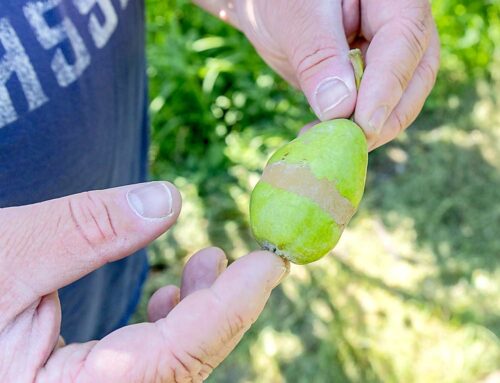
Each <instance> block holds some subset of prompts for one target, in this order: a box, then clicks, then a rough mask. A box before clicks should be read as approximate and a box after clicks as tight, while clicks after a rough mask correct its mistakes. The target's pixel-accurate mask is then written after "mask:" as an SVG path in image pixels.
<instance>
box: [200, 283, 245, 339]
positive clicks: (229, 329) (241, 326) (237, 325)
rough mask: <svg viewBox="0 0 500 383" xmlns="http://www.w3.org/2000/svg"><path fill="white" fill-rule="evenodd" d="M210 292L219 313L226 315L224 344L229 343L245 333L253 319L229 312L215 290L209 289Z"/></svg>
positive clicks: (223, 335) (223, 334) (222, 336)
mask: <svg viewBox="0 0 500 383" xmlns="http://www.w3.org/2000/svg"><path fill="white" fill-rule="evenodd" d="M209 291H210V292H211V296H212V297H213V300H214V302H215V303H216V305H217V306H218V308H219V309H218V312H220V313H221V314H222V315H224V322H223V323H225V324H226V325H225V326H224V327H223V328H222V334H221V340H222V343H224V344H226V343H229V342H230V341H231V340H232V339H234V338H236V337H237V336H238V335H240V334H241V333H242V332H245V331H246V330H247V329H248V328H249V327H250V326H251V324H252V323H253V318H250V320H248V319H246V318H245V316H244V315H241V314H240V313H238V312H236V311H234V310H227V309H226V307H225V306H224V304H223V302H222V300H221V299H220V297H219V296H218V295H217V293H216V292H215V291H214V290H213V289H209ZM214 311H215V310H214Z"/></svg>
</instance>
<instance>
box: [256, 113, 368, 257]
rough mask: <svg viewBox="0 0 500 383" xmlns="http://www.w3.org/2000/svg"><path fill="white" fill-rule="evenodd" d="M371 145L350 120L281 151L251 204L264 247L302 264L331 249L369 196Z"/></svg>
mask: <svg viewBox="0 0 500 383" xmlns="http://www.w3.org/2000/svg"><path fill="white" fill-rule="evenodd" d="M367 164H368V148H367V142H366V138H365V135H364V133H363V131H362V130H361V128H360V127H359V126H358V125H356V124H355V123H354V122H352V121H350V120H334V121H328V122H323V123H320V124H318V125H316V126H315V127H313V128H312V129H310V130H309V131H308V132H306V133H305V134H303V135H302V136H300V137H299V138H297V139H295V140H294V141H292V142H290V143H289V144H287V145H285V146H284V147H282V148H281V149H279V150H278V151H277V152H276V153H275V154H274V155H273V156H272V157H271V159H270V160H269V162H268V164H267V166H266V168H265V170H264V173H263V175H262V178H261V180H260V182H259V183H258V184H257V186H256V187H255V189H254V191H253V193H252V197H251V202H250V221H251V227H252V231H253V234H254V237H255V238H256V240H257V241H258V242H259V243H260V245H261V246H262V247H263V248H265V249H267V250H270V251H273V252H275V253H276V254H278V255H280V256H282V257H284V258H286V259H288V260H290V261H291V262H293V263H297V264H306V263H310V262H314V261H316V260H318V259H320V258H322V257H323V256H324V255H326V254H327V253H328V252H330V251H331V250H332V249H333V248H334V247H335V245H336V244H337V242H338V241H339V239H340V236H341V235H342V232H343V230H344V228H345V226H346V225H347V223H348V222H349V220H350V219H351V218H352V216H353V215H354V213H355V212H356V210H357V209H358V206H359V203H360V201H361V198H362V196H363V192H364V188H365V180H366V170H367Z"/></svg>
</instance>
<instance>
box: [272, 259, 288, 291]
mask: <svg viewBox="0 0 500 383" xmlns="http://www.w3.org/2000/svg"><path fill="white" fill-rule="evenodd" d="M281 261H282V263H283V266H282V269H281V270H280V274H279V277H278V280H277V282H276V284H275V285H274V287H276V286H278V285H279V284H280V283H281V282H283V281H284V280H285V279H286V277H287V276H288V274H290V262H289V261H288V260H286V259H283V258H282V259H281Z"/></svg>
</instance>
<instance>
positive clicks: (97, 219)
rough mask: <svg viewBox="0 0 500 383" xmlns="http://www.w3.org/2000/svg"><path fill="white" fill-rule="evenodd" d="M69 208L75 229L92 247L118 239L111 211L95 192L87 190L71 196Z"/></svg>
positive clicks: (95, 248)
mask: <svg viewBox="0 0 500 383" xmlns="http://www.w3.org/2000/svg"><path fill="white" fill-rule="evenodd" d="M68 210H69V217H70V220H71V222H72V224H73V227H74V229H75V231H76V232H77V233H78V234H79V235H80V237H81V239H82V240H83V241H84V242H86V243H87V244H88V245H89V246H90V247H91V248H92V249H94V250H97V249H98V248H99V246H101V245H103V244H105V243H109V242H112V241H115V240H116V239H117V237H118V234H117V232H116V229H115V225H114V224H113V218H112V216H111V214H110V211H109V209H108V207H107V206H106V203H105V202H104V201H102V200H101V199H100V198H99V197H98V196H96V195H95V194H92V193H91V192H85V193H82V194H79V195H77V196H74V197H72V198H70V199H69V200H68Z"/></svg>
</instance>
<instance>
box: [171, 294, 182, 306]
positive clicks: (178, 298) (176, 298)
mask: <svg viewBox="0 0 500 383" xmlns="http://www.w3.org/2000/svg"><path fill="white" fill-rule="evenodd" d="M180 301H181V291H180V290H177V291H176V292H175V294H174V296H173V297H172V303H173V305H174V306H177V304H178V303H179V302H180Z"/></svg>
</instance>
